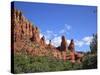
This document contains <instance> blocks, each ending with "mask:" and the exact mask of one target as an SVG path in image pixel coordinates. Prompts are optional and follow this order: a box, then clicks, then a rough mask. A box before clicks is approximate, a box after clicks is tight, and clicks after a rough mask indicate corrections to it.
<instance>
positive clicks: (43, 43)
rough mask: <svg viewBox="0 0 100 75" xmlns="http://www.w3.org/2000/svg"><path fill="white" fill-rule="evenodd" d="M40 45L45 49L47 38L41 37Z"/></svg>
mask: <svg viewBox="0 0 100 75" xmlns="http://www.w3.org/2000/svg"><path fill="white" fill-rule="evenodd" d="M40 44H41V45H42V46H43V47H45V46H46V43H45V37H44V36H43V37H41V39H40Z"/></svg>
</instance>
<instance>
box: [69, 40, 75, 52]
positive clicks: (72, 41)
mask: <svg viewBox="0 0 100 75" xmlns="http://www.w3.org/2000/svg"><path fill="white" fill-rule="evenodd" d="M68 49H69V50H70V51H75V45H74V40H73V39H72V40H71V42H70V44H69V46H68Z"/></svg>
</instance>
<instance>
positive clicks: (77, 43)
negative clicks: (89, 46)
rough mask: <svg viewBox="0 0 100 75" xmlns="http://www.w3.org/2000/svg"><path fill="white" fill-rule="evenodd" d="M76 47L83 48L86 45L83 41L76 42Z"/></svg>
mask: <svg viewBox="0 0 100 75" xmlns="http://www.w3.org/2000/svg"><path fill="white" fill-rule="evenodd" d="M75 45H76V46H78V47H82V46H83V45H84V42H83V41H79V40H76V41H75Z"/></svg>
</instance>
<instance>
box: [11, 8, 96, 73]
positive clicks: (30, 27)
mask: <svg viewBox="0 0 100 75" xmlns="http://www.w3.org/2000/svg"><path fill="white" fill-rule="evenodd" d="M33 17H34V16H33ZM11 38H12V40H11V54H12V61H11V62H12V63H11V64H12V68H13V69H12V72H13V73H32V72H49V71H66V70H78V69H89V68H87V67H86V68H83V62H84V57H85V55H86V54H85V53H82V52H76V51H75V45H74V40H73V39H72V40H71V41H70V44H69V45H68V44H67V41H66V38H65V36H63V35H62V36H61V40H62V41H61V45H60V46H59V47H55V46H53V45H52V44H51V42H52V40H50V41H49V44H46V41H45V37H44V36H42V37H40V30H39V28H38V27H37V26H36V25H34V24H32V23H31V22H30V21H29V20H28V19H27V18H25V16H24V15H23V14H22V12H21V11H20V10H17V9H15V8H12V9H11ZM93 61H96V60H93ZM86 64H87V63H86ZM95 64H96V62H95ZM89 67H90V66H89ZM93 68H94V67H93Z"/></svg>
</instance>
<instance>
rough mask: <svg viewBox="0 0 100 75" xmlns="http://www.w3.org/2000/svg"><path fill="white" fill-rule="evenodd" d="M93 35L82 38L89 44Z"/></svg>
mask: <svg viewBox="0 0 100 75" xmlns="http://www.w3.org/2000/svg"><path fill="white" fill-rule="evenodd" d="M92 38H93V37H92V36H87V37H84V38H83V39H82V40H83V41H84V42H85V43H86V44H87V45H89V44H90V42H91V41H92Z"/></svg>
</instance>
